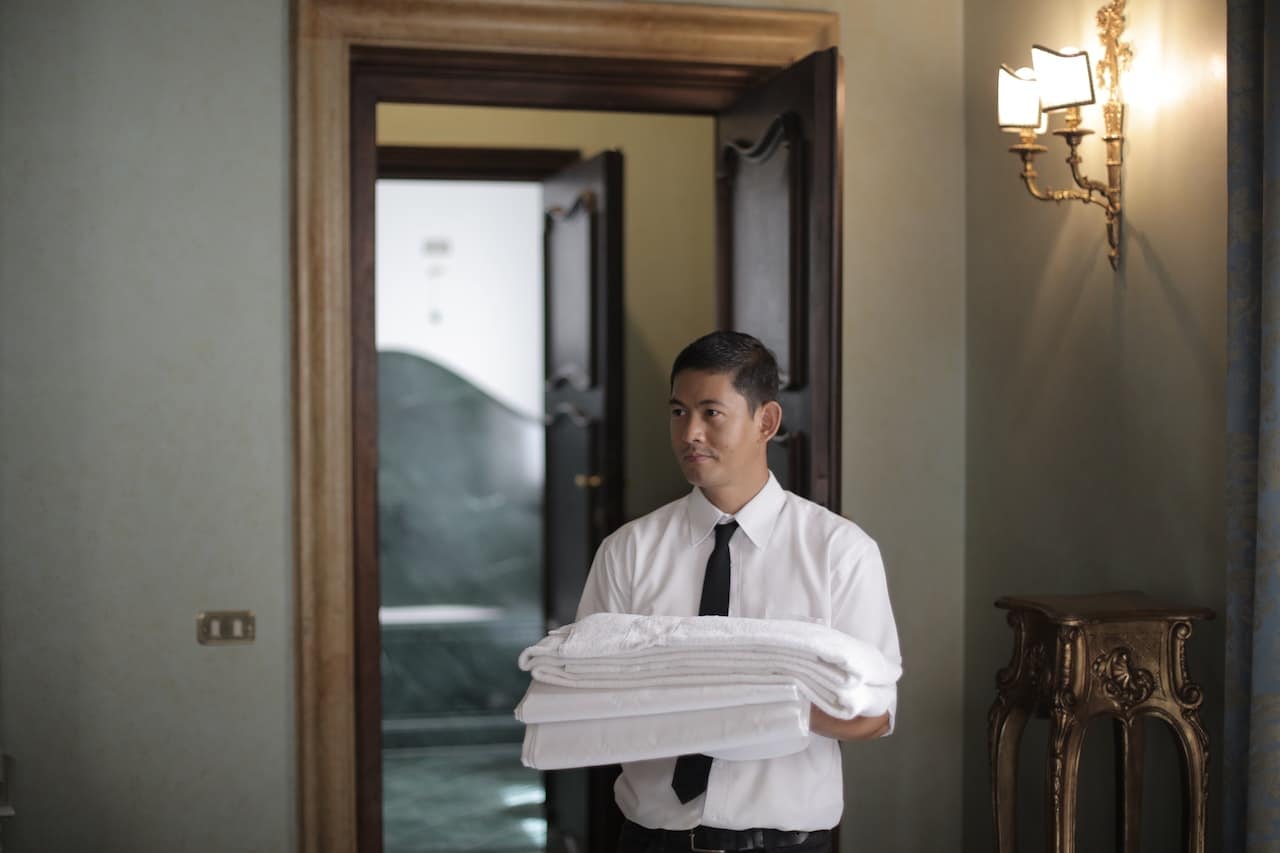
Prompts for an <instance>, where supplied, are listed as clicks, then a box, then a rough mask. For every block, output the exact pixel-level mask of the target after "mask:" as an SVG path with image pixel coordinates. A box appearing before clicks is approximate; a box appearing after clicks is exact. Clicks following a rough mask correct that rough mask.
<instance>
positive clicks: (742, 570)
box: [577, 474, 902, 830]
mask: <svg viewBox="0 0 1280 853" xmlns="http://www.w3.org/2000/svg"><path fill="white" fill-rule="evenodd" d="M729 518H732V519H734V520H736V521H737V522H738V524H739V530H738V531H737V532H736V533H735V534H734V536H733V538H732V539H730V540H729V562H730V566H731V568H730V583H729V615H730V616H746V617H751V618H757V619H805V620H810V621H817V622H820V623H822V624H824V625H827V626H830V627H832V628H835V629H837V630H840V631H843V632H844V633H846V634H848V635H849V636H851V637H856V638H857V639H859V640H863V641H865V642H869V643H871V644H873V645H875V646H876V647H877V648H879V649H880V650H881V651H882V652H883V653H884V655H885V657H887V658H888V659H889V660H890V661H892V662H895V663H901V660H902V655H901V652H900V650H899V647H898V632H897V628H896V626H895V624H894V620H893V611H892V609H891V607H890V605H889V592H888V586H887V583H886V580H885V572H884V563H883V562H882V561H881V559H880V549H879V548H878V547H877V546H876V543H875V542H874V541H873V540H872V539H871V537H870V536H868V535H867V534H866V533H864V532H863V531H862V529H861V528H859V527H858V526H857V525H856V524H854V523H853V522H851V521H849V520H848V519H845V518H842V517H841V516H839V515H836V514H835V513H833V512H831V511H830V510H828V509H826V508H824V507H822V506H819V505H818V504H815V503H813V502H812V501H808V500H805V499H804V498H802V497H799V496H798V495H794V494H792V493H791V492H788V491H785V490H784V489H783V488H782V487H781V486H780V485H779V484H778V481H777V480H776V479H774V477H773V475H772V474H770V475H769V481H768V482H767V483H766V484H765V486H764V488H762V489H761V490H760V492H759V493H758V494H757V495H756V496H755V497H754V498H752V499H751V501H750V502H748V503H747V505H746V506H744V507H743V508H742V509H741V510H739V511H738V512H737V513H736V514H734V515H733V516H728V515H726V514H724V513H722V512H721V511H720V510H719V509H717V508H716V507H715V506H714V505H713V504H712V503H711V502H710V501H709V500H707V498H706V497H705V496H704V495H703V494H702V492H701V490H699V489H697V488H695V489H693V490H692V491H691V492H690V493H689V494H688V495H686V496H685V497H683V498H680V499H679V500H676V501H672V502H671V503H669V504H667V505H666V506H663V507H661V508H659V509H657V510H655V511H654V512H651V513H649V514H648V515H646V516H643V517H642V518H638V519H636V520H635V521H632V522H629V523H627V524H625V525H623V526H622V527H620V528H618V530H616V531H615V532H614V533H612V534H611V535H610V536H609V537H608V538H606V539H605V540H604V542H602V543H601V545H600V548H599V550H598V551H597V552H596V556H595V560H594V561H593V562H592V565H591V573H590V575H589V576H588V577H587V583H586V587H585V589H584V590H583V593H582V600H581V602H580V603H579V605H578V613H577V618H578V619H582V618H583V617H585V616H588V615H590V614H592V613H599V612H602V611H608V612H614V613H638V614H644V615H648V614H660V615H669V616H696V615H697V614H698V604H699V601H700V600H701V597H702V579H703V575H704V574H705V572H706V566H707V560H708V558H709V557H710V556H711V549H712V547H713V545H714V540H715V537H714V536H712V535H711V533H712V530H713V528H714V527H715V525H716V524H717V523H719V522H721V521H724V520H728V519H729ZM895 714H896V707H891V709H890V715H891V720H892V717H893V716H894V715H895ZM675 763H676V760H675V759H674V758H666V759H657V760H654V761H638V762H632V763H629V764H624V765H622V775H621V776H620V777H618V781H617V783H616V784H615V786H614V793H615V796H616V798H617V801H618V806H619V808H621V810H622V813H623V814H624V815H625V816H626V817H627V818H628V819H630V820H632V821H634V822H636V823H638V824H640V825H641V826H647V827H650V828H654V829H690V828H692V827H694V826H698V825H699V824H701V825H704V826H715V827H723V828H726V829H749V828H753V827H771V828H776V829H784V830H818V829H829V828H831V827H833V826H835V825H836V824H838V823H839V822H840V814H841V812H842V811H843V809H844V792H843V777H842V775H841V769H840V745H839V743H838V742H837V741H835V740H832V739H831V738H826V737H822V736H818V735H815V736H813V738H812V740H811V743H810V745H809V747H808V748H807V749H806V750H804V751H803V752H799V753H796V754H794V755H787V756H783V757H781V758H771V759H767V760H762V761H721V760H714V761H713V762H712V765H711V775H710V778H709V779H708V780H707V791H706V793H705V794H703V795H702V796H699V797H696V798H694V799H693V800H690V801H689V802H688V803H681V802H680V800H679V799H678V798H677V797H676V795H675V792H674V791H673V790H672V789H671V774H672V772H673V771H674V769H675Z"/></svg>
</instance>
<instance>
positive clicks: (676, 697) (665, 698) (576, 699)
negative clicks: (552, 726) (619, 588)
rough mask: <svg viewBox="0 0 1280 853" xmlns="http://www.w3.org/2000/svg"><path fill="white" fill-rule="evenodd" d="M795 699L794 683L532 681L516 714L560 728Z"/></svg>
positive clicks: (521, 718) (528, 719)
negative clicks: (601, 685) (613, 685)
mask: <svg viewBox="0 0 1280 853" xmlns="http://www.w3.org/2000/svg"><path fill="white" fill-rule="evenodd" d="M800 696H801V693H800V689H799V688H798V687H797V686H796V685H795V684H761V685H738V684H682V685H674V686H670V687H630V688H627V687H623V688H617V689H607V690H598V689H594V688H591V687H585V688H584V687H564V686H561V685H557V684H550V683H547V682H544V681H538V680H536V679H535V680H533V681H531V682H530V683H529V689H528V690H527V691H525V694H524V698H523V699H521V700H520V704H519V705H517V706H516V711H515V714H516V719H517V720H519V721H520V722H522V723H562V722H569V721H573V720H595V719H612V718H615V717H642V716H650V715H654V714H667V713H674V712H679V711H703V710H708V709H712V708H736V707H740V706H743V705H767V704H771V703H777V702H797V701H799V700H800Z"/></svg>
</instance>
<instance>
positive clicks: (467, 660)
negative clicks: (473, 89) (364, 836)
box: [355, 104, 715, 853]
mask: <svg viewBox="0 0 1280 853" xmlns="http://www.w3.org/2000/svg"><path fill="white" fill-rule="evenodd" d="M378 128H379V131H378V139H379V141H380V142H388V141H391V142H395V143H396V145H394V146H388V145H385V144H380V145H379V147H378V179H377V182H376V192H375V203H374V212H375V218H374V223H373V224H374V235H375V240H374V243H375V259H376V261H375V264H374V293H373V294H372V297H373V298H372V302H373V306H374V308H373V312H372V313H373V316H374V318H375V332H374V334H373V338H374V344H375V345H376V350H377V354H376V360H377V368H376V375H375V379H376V387H377V394H376V397H377V410H376V417H373V416H360V417H359V418H358V420H359V422H360V423H368V424H374V423H376V430H377V441H376V446H375V447H373V448H370V449H372V450H375V451H376V452H375V455H376V464H377V469H378V476H377V503H378V516H377V525H378V535H377V548H378V553H377V561H376V564H375V565H372V566H369V565H362V566H358V578H359V580H358V582H359V583H360V585H361V588H365V589H368V590H369V593H368V594H369V595H370V596H371V595H374V594H377V595H378V600H379V625H380V635H379V637H378V638H376V642H373V643H371V642H370V641H371V640H374V638H369V637H367V636H362V637H361V638H359V640H358V646H360V647H363V648H365V649H368V650H370V651H372V649H371V648H370V647H371V646H376V647H377V655H376V656H377V658H378V671H377V673H372V672H369V674H368V677H367V679H366V681H365V686H364V687H362V694H363V693H364V692H368V691H370V690H372V689H373V678H374V677H375V676H376V677H380V678H381V688H380V690H379V691H378V692H379V693H380V696H381V712H380V713H381V720H380V725H381V747H380V752H381V755H382V762H381V818H382V836H383V837H382V846H383V849H384V850H386V851H389V853H398V852H400V851H409V850H415V851H418V850H442V851H444V850H448V851H457V850H484V851H495V850H510V851H512V853H514V851H517V850H520V851H532V850H542V849H572V848H573V845H574V844H575V841H574V839H577V842H576V843H577V844H578V846H579V849H581V846H582V845H583V844H584V843H585V839H586V836H587V835H588V833H589V831H590V830H589V828H588V824H589V823H590V824H591V825H592V826H593V827H594V832H595V834H615V835H616V832H617V827H618V820H619V817H618V815H617V814H616V810H614V809H613V808H612V804H611V802H609V801H608V800H607V798H606V797H605V796H594V797H592V799H593V800H599V801H600V802H597V803H593V804H588V803H587V802H586V797H587V794H586V793H585V792H589V791H591V792H596V791H598V792H603V793H604V794H606V795H607V793H608V791H609V790H610V787H609V784H610V782H611V781H612V772H611V771H610V770H596V771H590V772H588V771H556V772H554V773H549V774H539V773H536V772H533V771H529V770H528V769H526V768H524V767H522V766H521V762H520V741H521V738H522V735H523V729H522V727H521V726H519V724H518V723H516V721H515V720H514V718H513V717H512V715H511V709H512V708H513V707H514V706H515V704H516V702H518V700H519V699H520V697H521V695H522V694H523V690H524V687H525V686H526V685H527V676H525V675H524V674H523V673H520V672H519V671H518V669H517V668H516V666H515V660H516V657H517V655H518V653H519V651H520V650H521V649H522V648H524V647H525V646H527V645H531V644H533V643H534V642H536V641H537V640H538V639H540V637H541V635H542V633H543V632H544V630H545V629H546V628H547V627H549V626H553V625H554V624H558V623H562V622H567V621H571V620H572V618H573V611H574V609H575V607H576V603H577V595H578V593H579V592H580V590H581V587H582V582H583V580H584V576H585V569H586V566H587V564H589V562H590V549H592V548H593V547H594V543H595V541H597V540H598V539H599V537H600V536H602V535H603V534H605V533H607V532H609V530H611V529H612V527H613V526H616V524H617V523H618V522H619V521H620V520H621V519H620V518H618V517H617V516H618V515H619V513H618V512H617V510H609V511H607V512H605V513H604V514H603V515H600V513H598V512H594V513H591V512H589V513H588V514H590V515H592V516H596V515H600V518H599V521H598V523H596V524H593V525H591V526H592V527H594V528H596V529H586V528H587V527H588V525H584V524H583V520H582V519H580V518H575V515H577V513H575V512H573V511H572V508H571V506H570V505H571V504H572V503H574V502H575V501H580V500H582V499H584V498H585V497H586V495H585V494H584V490H583V489H582V488H580V487H579V486H578V485H577V484H576V483H573V482H572V481H573V480H575V479H577V475H578V474H579V471H580V470H589V471H604V474H603V476H604V477H607V479H608V480H609V481H610V491H612V492H614V493H615V497H616V498H619V500H617V501H616V503H618V504H622V503H626V504H628V505H631V506H633V507H635V509H634V510H632V512H633V513H639V512H643V511H645V510H646V509H647V508H650V507H652V506H655V505H657V504H660V503H664V502H666V501H667V500H671V499H674V498H675V497H678V496H679V495H680V494H682V493H683V492H684V490H685V489H687V485H686V484H685V483H684V481H683V479H681V478H680V477H679V474H678V469H676V467H675V466H674V465H673V464H672V463H671V462H670V459H669V452H668V451H667V449H666V446H665V443H662V444H660V445H653V443H652V442H648V443H646V442H634V443H629V444H628V445H627V446H626V447H625V452H624V453H623V454H621V455H624V456H625V457H626V460H625V461H624V460H622V459H619V460H617V462H618V464H617V465H616V468H617V471H616V472H615V471H612V470H605V468H607V466H606V465H605V463H604V460H600V459H594V460H593V459H591V458H590V454H591V452H592V450H591V447H590V446H589V445H590V444H591V443H592V442H591V441H590V440H588V441H587V442H585V443H584V441H583V439H584V438H585V437H587V435H588V434H589V433H592V432H599V426H595V425H587V424H585V423H582V422H581V421H582V418H581V417H580V416H579V415H575V416H574V417H555V415H557V414H558V413H559V412H561V411H564V410H565V409H566V407H568V411H570V413H575V412H577V411H578V410H579V409H587V410H591V408H592V407H591V404H590V401H589V400H586V399H584V398H583V396H582V394H583V392H582V391H581V389H580V388H579V389H576V390H575V388H574V386H575V385H579V386H581V385H582V380H581V377H578V376H575V375H573V374H574V370H565V369H564V368H565V366H566V365H574V364H577V365H588V366H589V362H590V359H586V360H584V359H583V358H582V357H581V356H582V353H583V352H584V351H585V350H584V349H583V348H584V347H587V348H589V347H588V344H589V341H588V340H587V339H584V338H582V337H581V336H579V335H578V334H576V330H577V328H578V322H579V321H580V318H581V317H582V316H585V315H584V306H588V305H596V304H599V303H601V302H602V301H605V302H607V301H611V300H612V301H616V299H617V297H618V296H621V295H622V294H621V293H617V294H615V293H613V292H611V290H610V289H611V288H612V287H616V288H617V289H618V290H619V291H621V289H622V288H621V281H618V282H616V284H614V285H611V284H610V283H609V281H608V278H609V277H608V276H600V277H597V276H582V275H577V274H576V273H575V269H577V268H580V265H579V263H578V261H577V253H579V252H580V247H579V245H578V244H577V241H576V239H575V236H574V234H573V230H574V229H575V228H576V227H577V225H576V223H578V222H580V221H583V219H584V216H585V214H582V213H578V214H573V213H572V212H571V211H570V210H569V208H572V207H573V205H574V202H575V200H576V196H575V193H576V192H577V190H575V189H574V187H575V186H576V184H575V183H574V180H575V179H574V177H573V176H574V175H575V174H579V175H580V174H584V172H585V171H589V170H590V169H591V168H592V163H594V162H597V161H598V160H599V158H598V157H596V156H594V155H596V153H597V150H598V149H600V148H601V147H602V146H610V145H616V146H618V147H620V148H625V149H626V150H625V151H606V152H605V153H604V154H601V155H600V156H601V157H604V158H605V160H606V161H609V162H610V163H612V164H613V165H615V166H618V167H621V168H622V169H623V171H624V172H625V175H626V177H625V179H624V180H619V181H617V182H615V184H614V185H613V186H611V187H610V188H609V189H608V190H607V191H606V194H608V195H610V196H611V197H616V200H617V202H618V203H619V206H613V210H612V211H611V205H610V204H609V203H605V202H604V201H603V199H601V198H596V199H595V200H593V202H592V206H593V208H594V211H593V213H592V218H593V219H598V220H601V221H600V222H597V223H596V224H595V225H593V228H596V229H598V228H599V227H603V220H604V219H608V218H616V219H617V220H618V224H620V225H625V227H624V229H623V230H625V238H624V239H622V240H621V241H620V243H619V245H618V246H617V247H616V250H615V253H616V252H621V251H622V246H629V248H631V251H629V252H623V255H624V259H623V260H622V262H621V264H620V267H624V268H625V275H624V278H626V279H627V280H628V281H629V282H631V283H633V284H634V285H635V287H634V288H632V289H631V290H630V291H628V294H629V295H632V296H636V297H639V298H637V299H634V300H632V299H628V300H625V301H626V302H627V304H625V305H622V306H620V315H621V316H620V317H619V318H618V319H621V321H622V322H621V323H620V324H617V325H616V327H615V326H609V324H607V323H606V326H608V328H607V329H604V330H602V335H607V336H609V337H613V338H617V339H625V341H626V345H625V346H624V345H622V344H621V342H620V341H615V343H617V344H618V346H617V347H616V348H617V349H619V350H626V355H625V357H624V360H625V361H626V367H625V369H620V370H619V371H618V372H619V373H620V374H621V375H624V376H625V377H626V385H627V396H628V397H629V398H634V399H636V400H639V401H641V402H640V403H639V404H638V405H637V406H636V407H635V408H636V409H637V411H636V412H635V413H634V414H630V413H628V414H624V419H625V418H627V417H632V418H634V419H636V420H637V421H638V422H643V423H645V424H646V426H647V427H648V428H645V429H642V430H638V432H639V433H648V434H651V435H659V436H660V435H661V431H660V430H655V429H653V428H652V426H653V422H654V421H655V418H656V419H658V420H659V421H660V419H661V418H662V417H663V414H664V413H665V405H664V401H665V399H666V386H665V373H664V369H663V368H665V365H661V366H660V365H659V364H658V361H663V360H665V359H664V355H665V352H664V351H665V350H669V349H671V348H672V347H675V346H678V345H680V344H681V343H682V342H683V341H684V340H687V339H688V338H691V337H693V336H695V335H697V334H702V333H703V332H705V331H706V330H708V329H710V328H712V327H713V325H714V322H715V315H714V283H713V279H714V240H713V227H712V219H713V210H714V164H713V157H712V153H713V144H712V140H713V136H712V134H713V126H712V122H711V119H709V118H707V117H701V116H651V115H646V116H638V115H635V114H618V113H607V112H586V111H574V112H564V111H549V110H537V111H530V110H512V109H504V108H469V107H465V108H458V107H452V108H441V107H433V106H429V105H409V104H386V105H383V106H381V107H380V108H379V113H378ZM438 142H444V143H448V144H449V146H451V147H438V146H437V147H420V146H421V145H423V144H424V143H425V144H427V145H431V144H432V143H438ZM501 142H506V143H515V144H526V143H527V144H546V143H547V142H551V143H555V144H560V145H563V146H568V145H574V146H578V147H577V148H568V147H563V148H555V149H532V148H505V149H504V148H494V147H486V146H490V145H493V144H494V143H501ZM472 146H477V147H472ZM582 151H585V152H586V153H587V154H588V155H592V156H590V157H588V159H586V160H582V161H581V162H579V165H578V166H577V167H574V168H567V166H568V164H571V163H574V162H576V161H579V160H580V152H582ZM606 165H607V164H606ZM562 167H565V168H562ZM553 171H554V172H555V174H554V175H553V174H552V173H553ZM556 175H560V176H561V177H556ZM495 177H496V178H500V179H501V180H488V179H491V178H495ZM530 178H539V179H542V180H544V181H546V183H545V184H544V183H541V182H537V181H531V180H529V179H530ZM619 178H621V175H619ZM623 187H626V188H627V191H626V192H625V193H624V192H623ZM600 192H601V191H600V190H599V189H596V190H593V193H594V194H595V195H599V194H600ZM624 211H625V212H624ZM581 233H585V232H581ZM557 247H560V252H561V253H563V252H564V251H567V252H568V257H567V258H563V257H562V258H557V259H556V263H548V261H549V260H551V259H550V258H547V257H544V254H543V253H544V248H545V249H546V250H549V251H550V252H551V254H553V255H555V254H556V248H557ZM606 254H608V252H606ZM544 271H545V277H546V279H547V280H548V281H550V282H551V283H552V284H553V286H552V287H550V288H548V289H546V290H545V291H544ZM601 288H604V289H605V290H601ZM593 290H594V291H597V292H592V291H593ZM606 291H610V292H606ZM359 298H360V300H361V301H362V302H364V301H366V300H365V298H364V297H363V296H361V297H359ZM675 304H678V305H679V306H680V308H679V311H677V312H673V311H672V310H671V306H672V305H675ZM544 305H545V307H546V311H547V312H550V314H551V315H554V316H546V317H544ZM557 306H560V308H561V310H559V311H557V310H556V307H557ZM565 309H567V310H565ZM606 313H607V312H606ZM556 321H559V326H557V325H556ZM624 326H625V333H624V331H623V327H624ZM544 331H545V335H544ZM548 336H549V337H550V338H552V340H551V341H544V337H548ZM367 351H368V350H367V348H366V347H362V346H359V345H358V346H357V351H356V353H355V355H356V357H357V360H358V361H362V360H363V359H364V358H365V355H364V353H366V352H367ZM544 351H545V352H546V353H547V355H548V357H551V358H553V359H559V360H558V361H557V364H558V365H559V367H557V369H555V370H551V369H549V368H547V367H544ZM655 359H656V360H655ZM606 366H607V365H605V364H600V365H598V367H599V368H601V369H603V368H604V367H606ZM552 374H556V375H557V376H561V377H564V378H566V379H568V380H569V381H568V382H566V383H564V384H561V383H560V380H559V379H555V378H553V379H548V380H547V381H545V382H544V377H549V376H552ZM606 381H607V380H606ZM588 384H591V383H588ZM544 395H545V396H544ZM566 395H567V396H566ZM367 398H368V395H367V394H361V399H367ZM650 398H651V399H650ZM646 399H648V400H650V402H651V403H652V405H650V406H646V405H644V404H643V401H644V400H646ZM361 411H363V409H361ZM602 414H603V413H601V412H596V413H595V416H593V417H598V416H600V415H602ZM548 415H552V417H548ZM605 420H616V417H615V418H607V419H605ZM544 426H545V427H546V429H547V430H548V432H547V444H546V447H547V449H548V451H549V452H551V453H552V454H553V457H552V463H553V467H557V468H558V469H559V473H560V475H561V476H560V477H559V478H558V480H556V482H554V483H549V484H547V485H548V488H547V490H546V494H547V496H548V499H550V500H551V502H552V504H553V505H554V506H555V508H556V509H557V512H556V513H552V514H551V515H550V516H547V515H545V514H544V512H543V500H542V499H543V494H544V487H543V479H542V478H543V467H544V463H545V459H544V456H543V449H544V445H543V433H542V430H543V428H544ZM359 444H361V445H364V444H366V443H365V442H359ZM584 453H585V454H586V456H585V457H584V456H583V454H584ZM556 454H558V457H559V458H557V456H556ZM566 455H567V456H568V457H570V458H565V457H566ZM573 457H576V458H573ZM356 461H357V465H358V466H360V467H361V468H366V467H368V464H369V461H368V457H367V456H366V455H363V454H358V456H357V460H356ZM557 484H559V485H558V486H557ZM557 488H558V491H559V493H560V494H559V497H557V496H556V492H557ZM589 491H592V492H603V491H604V490H603V489H601V488H595V489H590V490H589ZM597 509H606V508H605V507H603V506H600V507H597ZM611 519H612V520H611ZM544 530H545V531H547V536H546V537H543V536H542V533H543V531H544ZM544 540H545V541H544ZM544 555H545V557H544ZM540 557H544V558H543V559H539V558H540ZM367 569H372V570H373V571H368V570H367ZM374 572H376V579H375V578H374V577H373V574H374ZM375 580H376V586H375V583H374V582H375ZM375 590H376V593H375ZM371 657H373V655H372V654H366V655H364V656H363V658H364V659H365V660H369V658H371ZM366 672H368V670H366ZM363 699H364V696H363V695H362V703H363ZM368 728H369V727H368V726H367V725H366V724H362V725H361V731H367V729H368ZM370 748H371V747H370ZM593 776H594V777H596V778H595V779H594V781H593V779H592V777H593ZM544 777H545V781H544ZM378 781H379V780H378V778H377V777H375V776H372V775H371V776H366V777H364V778H362V779H361V780H360V792H361V798H362V800H364V801H366V802H371V801H375V799H374V795H375V793H376V791H377V786H378ZM548 793H549V796H548ZM371 807H372V806H371ZM589 811H590V812H593V814H592V815H591V816H590V818H589V817H588V814H587V813H588V812H589ZM610 815H611V817H610ZM375 830H376V827H375V828H370V829H369V830H367V831H368V832H369V833H370V835H372V834H374V832H375ZM548 830H550V832H549V833H548ZM548 836H549V837H548ZM544 844H545V845H546V847H544Z"/></svg>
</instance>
